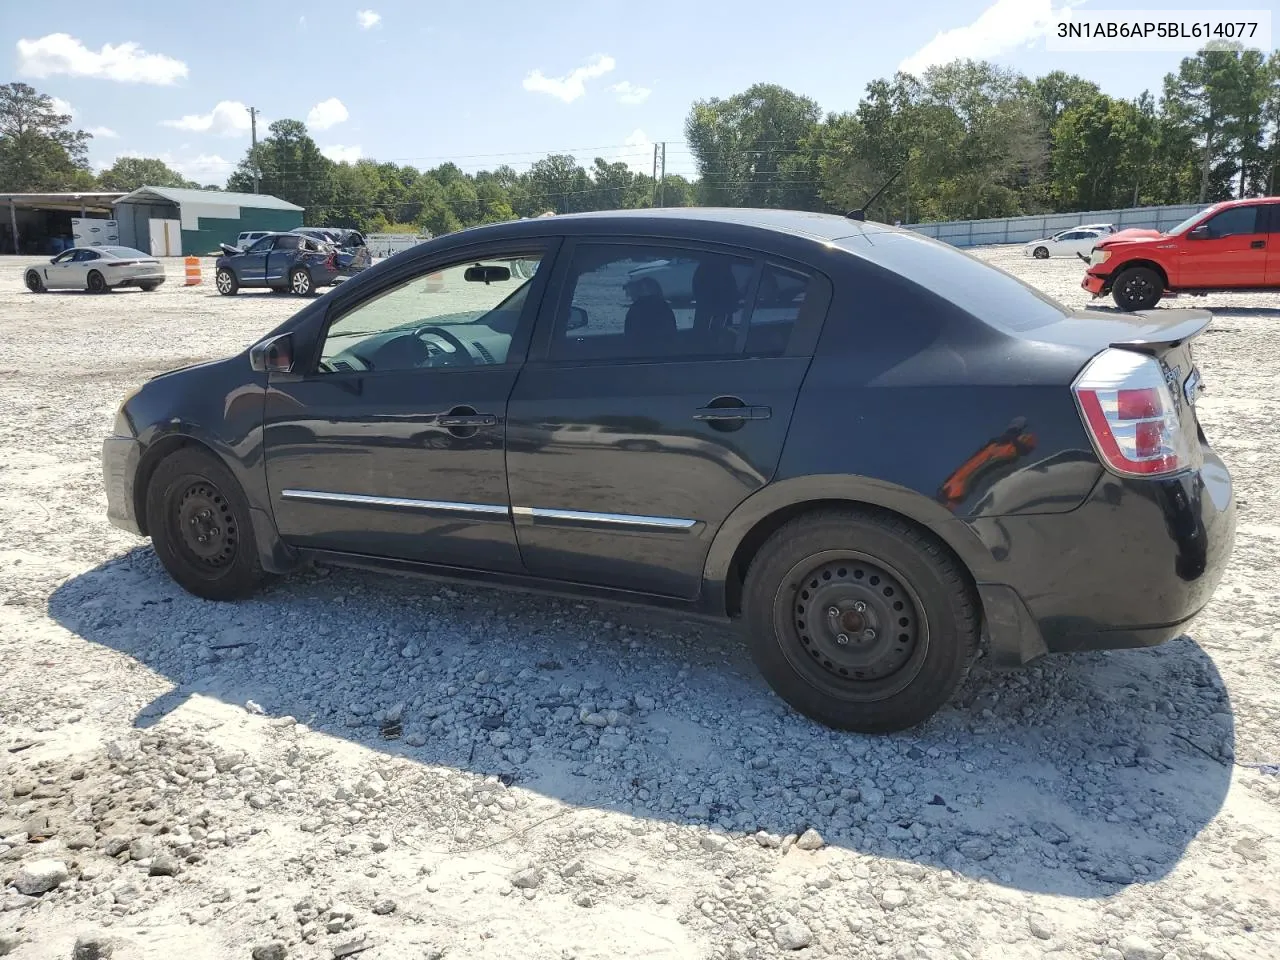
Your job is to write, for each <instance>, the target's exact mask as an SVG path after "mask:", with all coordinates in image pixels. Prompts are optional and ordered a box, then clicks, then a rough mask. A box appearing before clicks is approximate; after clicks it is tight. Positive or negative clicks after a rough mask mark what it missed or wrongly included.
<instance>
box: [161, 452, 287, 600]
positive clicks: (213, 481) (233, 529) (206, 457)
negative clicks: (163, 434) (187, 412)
mask: <svg viewBox="0 0 1280 960" xmlns="http://www.w3.org/2000/svg"><path fill="white" fill-rule="evenodd" d="M146 514H147V531H148V532H149V533H150V534H151V543H152V546H153V547H154V548H155V551H156V555H157V556H158V557H159V558H160V562H161V563H162V564H164V568H165V569H166V570H167V571H169V575H170V576H171V577H173V579H174V580H176V581H177V582H178V584H179V585H180V586H181V587H183V589H185V590H187V591H188V592H190V593H194V594H195V595H196V596H198V597H204V598H205V599H206V600H236V599H239V598H242V597H246V596H249V595H250V594H251V593H253V591H254V590H255V589H256V588H257V587H258V585H259V584H260V583H261V582H262V580H263V572H262V566H261V565H260V564H259V562H258V552H257V545H256V543H255V541H254V536H253V527H252V525H251V522H250V518H249V501H248V500H247V499H246V498H245V495H244V492H243V491H242V490H241V489H240V484H239V483H237V482H236V479H235V477H233V476H232V475H231V471H230V470H228V469H227V467H226V466H225V465H224V464H223V463H222V462H221V461H219V460H218V459H217V458H216V457H214V456H213V455H212V454H210V453H207V452H205V451H203V450H198V449H194V448H191V447H184V448H182V449H180V450H178V451H177V452H176V453H173V454H171V455H170V456H168V457H166V458H165V459H164V460H162V461H161V462H160V464H159V466H157V467H156V470H155V473H153V474H152V476H151V482H150V484H149V485H148V487H147V503H146Z"/></svg>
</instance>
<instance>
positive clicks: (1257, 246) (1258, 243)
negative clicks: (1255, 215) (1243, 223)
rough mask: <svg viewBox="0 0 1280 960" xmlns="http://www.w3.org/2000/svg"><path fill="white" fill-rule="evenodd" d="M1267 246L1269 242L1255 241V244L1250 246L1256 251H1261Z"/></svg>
mask: <svg viewBox="0 0 1280 960" xmlns="http://www.w3.org/2000/svg"><path fill="white" fill-rule="evenodd" d="M1266 245H1267V241H1265V240H1255V241H1253V243H1251V244H1249V246H1250V247H1252V248H1253V249H1254V250H1261V249H1262V248H1263V247H1265V246H1266Z"/></svg>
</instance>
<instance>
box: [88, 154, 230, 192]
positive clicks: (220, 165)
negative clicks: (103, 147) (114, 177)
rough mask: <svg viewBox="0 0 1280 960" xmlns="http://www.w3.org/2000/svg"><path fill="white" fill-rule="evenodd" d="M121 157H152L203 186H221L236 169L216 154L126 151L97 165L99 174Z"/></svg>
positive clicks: (228, 161)
mask: <svg viewBox="0 0 1280 960" xmlns="http://www.w3.org/2000/svg"><path fill="white" fill-rule="evenodd" d="M121 157H152V158H154V159H156V160H159V161H160V162H161V163H163V164H164V165H165V166H167V167H170V168H171V169H174V170H177V171H178V172H179V173H180V174H182V175H183V176H184V177H186V178H187V179H188V180H195V181H196V182H197V183H199V184H201V185H202V186H203V185H204V184H208V183H216V184H218V185H219V186H221V185H222V184H224V183H226V182H227V177H229V176H231V174H232V172H233V171H234V170H235V168H236V164H235V161H233V160H224V159H223V158H222V157H220V156H218V155H217V154H216V153H209V154H207V153H201V154H196V155H194V156H192V155H190V154H182V155H176V154H173V153H170V152H168V151H166V152H164V153H141V152H139V151H137V150H124V151H121V152H120V153H117V154H116V155H115V156H113V157H112V158H111V159H110V160H109V161H107V162H106V163H102V164H96V166H97V167H98V170H99V172H101V171H103V170H105V169H107V168H108V167H110V166H111V165H112V164H114V163H115V162H116V161H117V160H119V159H120V158H121Z"/></svg>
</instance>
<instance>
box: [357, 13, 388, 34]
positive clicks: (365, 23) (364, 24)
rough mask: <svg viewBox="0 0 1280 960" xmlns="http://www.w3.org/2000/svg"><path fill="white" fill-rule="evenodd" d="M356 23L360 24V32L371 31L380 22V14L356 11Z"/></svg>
mask: <svg viewBox="0 0 1280 960" xmlns="http://www.w3.org/2000/svg"><path fill="white" fill-rule="evenodd" d="M356 22H357V23H358V24H360V29H361V30H372V29H373V28H374V27H376V26H377V25H378V24H379V23H381V22H382V14H380V13H378V12H376V11H374V10H357V11H356Z"/></svg>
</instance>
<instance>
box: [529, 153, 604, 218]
mask: <svg viewBox="0 0 1280 960" xmlns="http://www.w3.org/2000/svg"><path fill="white" fill-rule="evenodd" d="M525 185H526V187H527V189H528V200H527V209H528V210H529V212H528V213H522V214H521V215H522V216H537V215H538V214H540V213H542V212H543V211H544V210H547V209H551V210H554V211H555V212H556V213H579V212H581V211H583V210H590V209H592V207H591V201H590V196H589V195H590V194H591V193H593V192H594V188H593V184H592V181H591V178H590V177H589V176H588V175H587V171H586V170H584V169H582V167H581V166H580V165H579V164H578V161H577V160H575V159H574V158H573V157H571V156H569V155H568V154H564V153H553V154H551V155H550V156H548V157H543V158H542V159H541V160H539V161H538V162H537V163H535V164H533V166H532V167H530V168H529V172H528V174H527V175H526V178H525Z"/></svg>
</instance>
